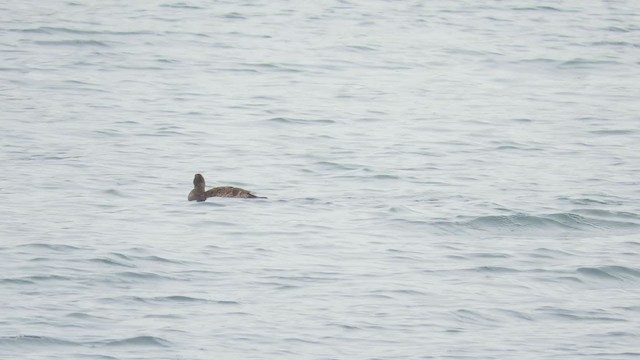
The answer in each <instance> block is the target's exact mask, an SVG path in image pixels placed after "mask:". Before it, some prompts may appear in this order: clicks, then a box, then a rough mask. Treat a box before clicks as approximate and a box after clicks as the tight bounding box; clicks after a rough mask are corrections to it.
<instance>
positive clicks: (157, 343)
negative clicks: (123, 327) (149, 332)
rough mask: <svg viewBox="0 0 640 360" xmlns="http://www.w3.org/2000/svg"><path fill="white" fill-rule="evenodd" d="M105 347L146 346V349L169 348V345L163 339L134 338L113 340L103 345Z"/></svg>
mask: <svg viewBox="0 0 640 360" xmlns="http://www.w3.org/2000/svg"><path fill="white" fill-rule="evenodd" d="M105 345H106V346H119V347H126V346H136V347H137V346H147V347H163V348H165V347H169V346H171V343H170V342H169V341H167V340H165V339H162V338H159V337H155V336H136V337H131V338H127V339H122V340H113V341H109V342H107V343H105Z"/></svg>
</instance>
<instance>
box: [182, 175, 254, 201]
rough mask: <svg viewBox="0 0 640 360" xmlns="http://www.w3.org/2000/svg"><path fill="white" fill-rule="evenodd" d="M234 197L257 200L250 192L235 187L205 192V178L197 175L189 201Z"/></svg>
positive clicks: (220, 187) (222, 187) (216, 188)
mask: <svg viewBox="0 0 640 360" xmlns="http://www.w3.org/2000/svg"><path fill="white" fill-rule="evenodd" d="M214 196H216V197H232V198H243V199H257V198H259V197H258V196H255V195H253V194H252V193H251V192H250V191H248V190H245V189H240V188H237V187H233V186H219V187H214V188H213V189H209V190H206V191H205V182H204V176H202V175H200V174H196V175H195V176H194V178H193V190H191V192H190V193H189V197H188V199H189V201H193V200H197V201H205V200H207V198H210V197H214Z"/></svg>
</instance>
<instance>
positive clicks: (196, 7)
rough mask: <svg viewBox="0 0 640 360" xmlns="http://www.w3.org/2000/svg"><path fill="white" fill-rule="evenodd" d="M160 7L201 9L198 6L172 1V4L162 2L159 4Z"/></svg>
mask: <svg viewBox="0 0 640 360" xmlns="http://www.w3.org/2000/svg"><path fill="white" fill-rule="evenodd" d="M160 7H166V8H172V9H193V10H200V9H203V8H202V7H200V6H195V5H189V4H187V3H183V2H179V3H172V4H162V5H160Z"/></svg>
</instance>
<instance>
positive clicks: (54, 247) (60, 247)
mask: <svg viewBox="0 0 640 360" xmlns="http://www.w3.org/2000/svg"><path fill="white" fill-rule="evenodd" d="M17 247H26V248H40V249H47V250H53V251H70V250H80V248H79V247H75V246H71V245H64V244H44V243H31V244H22V245H18V246H17Z"/></svg>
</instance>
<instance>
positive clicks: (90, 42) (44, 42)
mask: <svg viewBox="0 0 640 360" xmlns="http://www.w3.org/2000/svg"><path fill="white" fill-rule="evenodd" d="M35 43H36V44H38V45H45V46H78V47H80V46H99V47H108V46H109V45H107V43H105V42H102V41H98V40H41V41H35Z"/></svg>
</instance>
